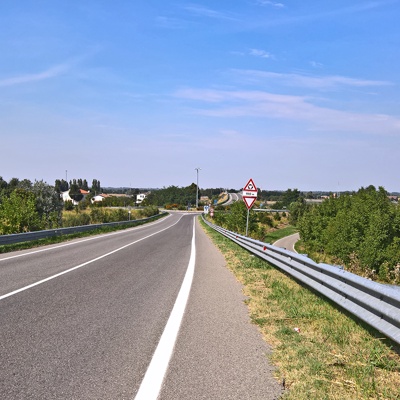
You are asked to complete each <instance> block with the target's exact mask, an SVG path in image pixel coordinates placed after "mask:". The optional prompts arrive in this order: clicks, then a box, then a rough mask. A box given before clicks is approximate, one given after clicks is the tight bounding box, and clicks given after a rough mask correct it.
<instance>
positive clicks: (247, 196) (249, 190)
mask: <svg viewBox="0 0 400 400" xmlns="http://www.w3.org/2000/svg"><path fill="white" fill-rule="evenodd" d="M257 193H258V191H257V187H256V185H255V184H254V182H253V179H250V180H249V181H248V182H247V184H246V186H245V187H244V188H243V192H242V197H243V201H244V204H246V207H247V222H246V236H247V235H248V231H249V214H250V208H251V207H253V204H254V202H255V201H256V200H257Z"/></svg>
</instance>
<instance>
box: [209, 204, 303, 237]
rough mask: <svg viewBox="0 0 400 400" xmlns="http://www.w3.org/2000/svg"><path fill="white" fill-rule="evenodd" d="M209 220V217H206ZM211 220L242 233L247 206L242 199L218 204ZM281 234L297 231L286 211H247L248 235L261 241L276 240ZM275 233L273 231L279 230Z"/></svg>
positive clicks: (245, 220)
mask: <svg viewBox="0 0 400 400" xmlns="http://www.w3.org/2000/svg"><path fill="white" fill-rule="evenodd" d="M208 218H209V219H210V220H211V218H210V217H208ZM212 222H213V223H214V224H216V225H219V226H221V227H223V228H225V229H228V230H230V231H233V232H236V233H240V234H242V235H244V234H245V233H246V224H247V207H246V205H245V204H244V202H243V201H237V202H235V203H233V204H232V205H230V206H226V207H224V206H218V207H216V208H215V212H214V218H212ZM283 228H285V231H284V234H283V236H287V235H289V234H292V233H295V232H297V229H296V228H295V227H294V226H292V225H290V220H289V215H288V213H286V212H275V211H272V212H268V211H259V212H255V211H254V210H251V212H250V213H249V225H248V236H250V237H252V238H253V239H257V240H260V241H262V242H268V241H271V240H272V241H276V240H278V239H279V238H280V237H278V236H280V235H282V231H281V230H282V229H283ZM279 231H281V233H279V234H275V236H274V232H279Z"/></svg>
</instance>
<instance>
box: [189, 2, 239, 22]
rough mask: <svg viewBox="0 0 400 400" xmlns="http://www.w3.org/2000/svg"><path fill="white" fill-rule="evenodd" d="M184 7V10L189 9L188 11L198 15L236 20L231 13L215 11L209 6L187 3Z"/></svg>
mask: <svg viewBox="0 0 400 400" xmlns="http://www.w3.org/2000/svg"><path fill="white" fill-rule="evenodd" d="M184 8H185V10H186V11H189V12H190V13H192V14H194V15H196V16H200V17H207V18H213V19H224V20H236V18H233V17H232V15H229V14H227V13H224V12H221V11H216V10H213V9H211V8H206V7H203V6H201V5H197V4H192V5H188V6H186V7H184Z"/></svg>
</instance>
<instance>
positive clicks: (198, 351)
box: [0, 214, 281, 400]
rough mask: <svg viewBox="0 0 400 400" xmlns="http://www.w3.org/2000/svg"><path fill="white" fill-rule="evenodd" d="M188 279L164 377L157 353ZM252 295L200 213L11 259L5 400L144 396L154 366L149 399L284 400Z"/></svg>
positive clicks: (2, 280)
mask: <svg viewBox="0 0 400 400" xmlns="http://www.w3.org/2000/svg"><path fill="white" fill-rule="evenodd" d="M193 224H195V227H194V228H193V226H194V225H193ZM193 237H194V239H193ZM191 260H193V274H192V275H193V276H192V278H191V279H192V281H191V280H190V281H187V277H188V276H189V275H190V273H189V272H190V269H191V268H190V264H191ZM185 282H189V286H188V288H189V291H188V300H187V303H184V304H183V306H182V307H181V309H182V313H183V312H184V313H183V314H182V317H181V322H180V320H179V321H178V328H177V332H178V335H177V338H176V341H175V339H174V340H172V342H171V343H172V347H171V348H170V358H168V359H167V363H166V365H167V369H166V370H165V374H164V371H163V370H162V368H161V367H159V366H161V365H162V363H163V362H162V360H161V361H160V359H157V357H156V356H155V354H157V353H158V349H159V347H160V338H161V337H164V336H165V334H164V335H163V332H165V331H167V328H166V324H167V321H168V326H169V324H170V321H171V318H170V315H171V311H172V310H174V311H173V312H172V314H174V313H175V311H176V310H177V303H178V300H177V297H178V298H181V293H182V288H183V286H184V285H185ZM178 294H179V296H178ZM243 300H244V297H243V295H242V294H241V287H240V285H239V284H238V283H237V282H236V280H235V279H234V277H233V276H232V275H231V273H230V272H229V271H228V270H227V269H226V268H225V264H224V259H223V257H222V256H221V254H220V253H219V252H218V251H217V250H216V248H215V247H214V246H213V245H212V243H211V242H210V240H209V238H208V237H207V236H206V235H205V233H204V232H203V230H202V228H201V227H200V226H199V224H198V222H195V217H194V216H193V215H183V214H173V215H171V216H169V217H167V218H165V219H162V220H159V221H157V222H155V223H151V224H148V225H145V226H140V227H136V228H132V229H129V230H125V231H119V232H116V233H111V234H105V235H99V236H95V237H91V238H85V239H79V240H74V241H71V242H67V243H64V244H59V245H54V246H46V247H43V248H40V249H32V250H25V251H20V252H15V253H8V254H3V255H0V322H1V324H0V357H1V370H0V398H3V399H134V398H135V396H137V393H138V391H139V393H141V391H143V387H144V386H145V385H144V382H145V381H146V379H144V377H145V375H146V377H147V375H148V374H149V372H148V371H149V370H150V369H151V368H149V365H150V366H151V365H153V366H154V365H155V369H156V370H157V371H158V375H159V376H158V377H154V376H152V377H151V378H150V379H151V381H150V383H151V385H150V386H154V387H155V386H156V385H158V384H157V379H161V380H160V383H159V384H160V390H159V391H160V393H159V394H158V392H157V394H156V395H154V394H152V395H151V396H153V397H151V396H150V395H148V396H147V395H145V396H147V397H143V398H146V399H148V400H152V398H154V399H155V398H157V396H158V398H159V399H267V400H268V399H277V398H278V397H279V396H280V394H281V389H280V386H279V385H278V383H277V382H276V381H275V379H274V378H273V377H272V367H271V366H270V365H269V363H268V361H267V357H266V354H268V353H269V351H270V350H269V348H268V347H267V345H266V344H265V343H264V342H263V340H262V339H261V337H260V335H259V334H258V332H257V330H256V328H255V327H254V326H252V325H251V324H250V322H249V317H248V313H247V309H246V307H245V305H244V302H243ZM178 308H179V307H178ZM179 324H180V325H179ZM179 326H180V329H179ZM161 342H162V340H161ZM157 346H158V347H157ZM156 349H157V351H156ZM160 371H162V372H160ZM146 372H147V374H146ZM138 397H139V395H138Z"/></svg>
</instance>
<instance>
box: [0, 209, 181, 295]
mask: <svg viewBox="0 0 400 400" xmlns="http://www.w3.org/2000/svg"><path fill="white" fill-rule="evenodd" d="M181 219H182V217H181V218H179V219H178V221H176V222H175V223H174V224H173V225H171V226H168V227H166V228H164V229H161V230H160V231H157V232H154V233H152V234H151V235H148V236H145V237H143V238H141V239H139V240H136V241H134V242H132V243H128V244H126V245H124V246H122V247H119V248H118V249H115V250H113V251H110V252H109V253H106V254H103V255H101V256H99V257H96V258H94V259H93V260H89V261H86V262H85V263H83V264H79V265H76V266H75V267H72V268H69V269H67V270H65V271H62V272H59V273H58V274H55V275H52V276H49V277H47V278H45V279H42V280H41V281H37V282H35V283H32V284H30V285H27V286H24V287H22V288H20V289H17V290H14V291H13V292H10V293H6V294H3V295H2V296H0V300H3V299H5V298H7V297H10V296H13V295H15V294H17V293H20V292H23V291H25V290H28V289H31V288H33V287H35V286H38V285H41V284H42V283H45V282H47V281H50V280H52V279H55V278H58V277H59V276H61V275H64V274H68V273H69V272H72V271H75V270H76V269H78V268H82V267H84V266H85V265H88V264H91V263H93V262H95V261H98V260H101V259H102V258H104V257H107V256H109V255H111V254H114V253H116V252H118V251H120V250H123V249H125V248H126V247H129V246H132V245H133V244H136V243H139V242H141V241H142V240H145V239H148V238H149V237H151V236H154V235H157V234H158V233H161V232H163V231H165V230H167V229H169V228H172V227H173V226H174V225H176V224H177V223H178V222H179V221H180V220H181Z"/></svg>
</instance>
